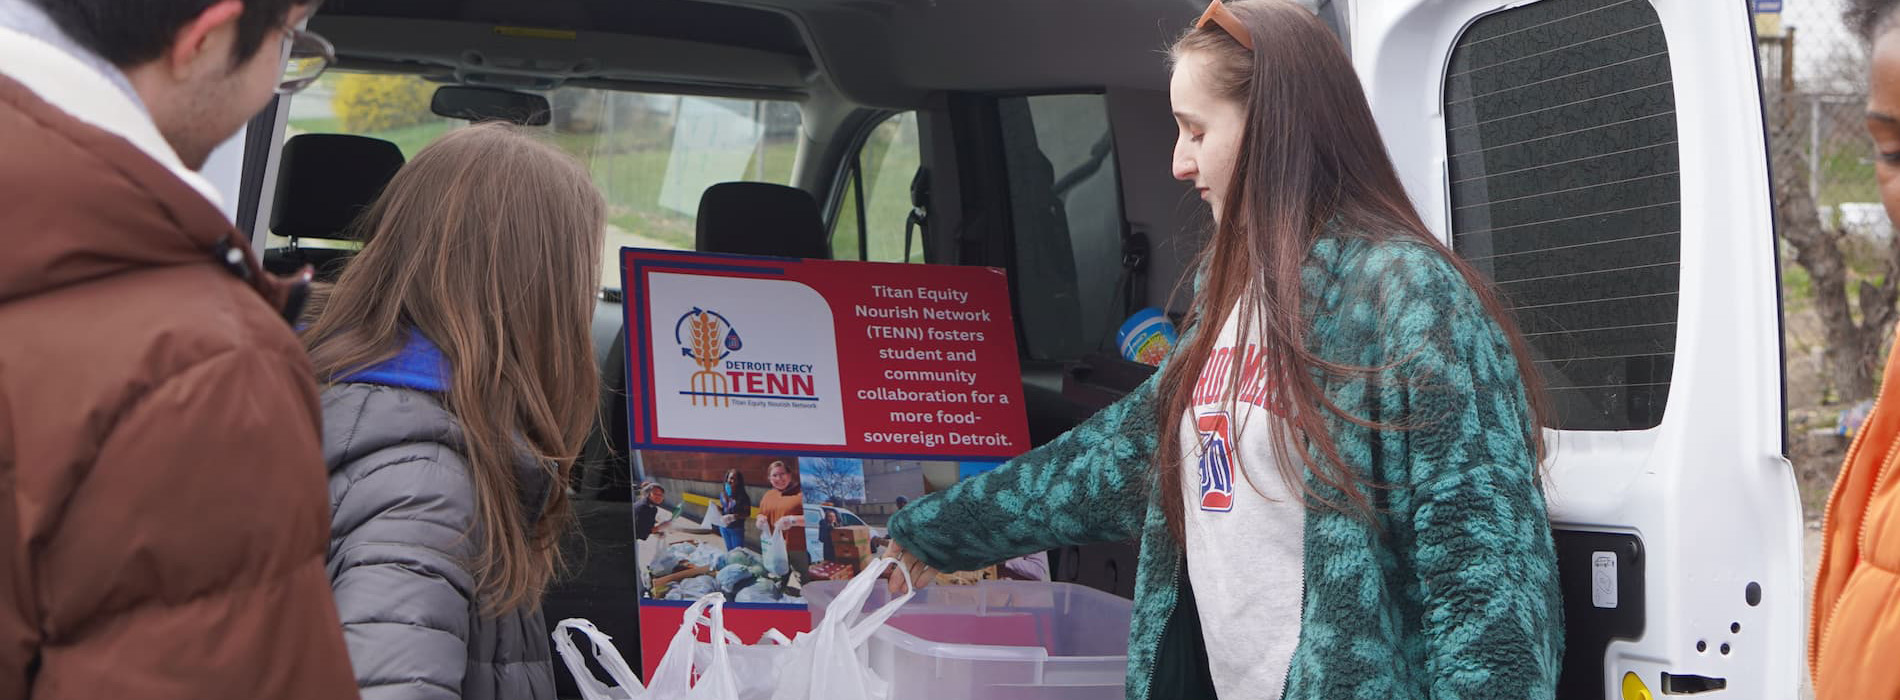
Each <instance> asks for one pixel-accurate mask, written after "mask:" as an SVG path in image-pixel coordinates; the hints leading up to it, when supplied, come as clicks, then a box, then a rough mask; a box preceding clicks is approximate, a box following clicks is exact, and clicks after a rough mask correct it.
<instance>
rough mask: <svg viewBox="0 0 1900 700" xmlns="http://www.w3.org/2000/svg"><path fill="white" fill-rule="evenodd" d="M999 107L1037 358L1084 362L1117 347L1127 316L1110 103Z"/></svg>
mask: <svg viewBox="0 0 1900 700" xmlns="http://www.w3.org/2000/svg"><path fill="white" fill-rule="evenodd" d="M998 108H999V111H1000V113H1001V117H1002V122H1003V130H1002V133H1003V148H1004V155H1005V163H1006V165H1007V167H1008V168H1009V192H1010V209H1011V212H1010V216H1011V220H1012V222H1013V224H1014V229H1015V232H1016V251H1015V252H1016V274H1015V281H1016V286H1017V289H1018V291H1019V292H1020V293H1019V294H1018V298H1019V299H1021V309H1020V314H1021V316H1022V328H1023V334H1024V336H1025V338H1026V341H1027V346H1028V349H1029V356H1030V357H1031V358H1032V359H1037V360H1059V361H1066V360H1075V359H1079V358H1081V357H1082V356H1084V355H1087V354H1089V353H1090V352H1093V351H1095V350H1096V349H1098V348H1102V347H1106V346H1108V345H1110V344H1112V343H1113V342H1114V338H1113V337H1112V336H1113V334H1114V332H1115V329H1116V328H1118V327H1120V325H1121V322H1122V319H1123V317H1124V316H1126V315H1127V304H1126V300H1125V298H1124V296H1123V294H1122V289H1121V287H1122V281H1123V277H1122V274H1123V273H1122V265H1121V258H1122V202H1121V179H1120V175H1119V171H1118V170H1117V166H1116V162H1115V143H1114V139H1113V135H1112V134H1111V133H1110V131H1109V125H1108V105H1107V103H1106V101H1105V100H1104V98H1103V97H1102V96H1101V95H1035V96H1029V97H1011V98H1005V99H1003V100H1002V101H1001V102H1000V103H999V105H998Z"/></svg>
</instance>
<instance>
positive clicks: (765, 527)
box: [752, 515, 772, 535]
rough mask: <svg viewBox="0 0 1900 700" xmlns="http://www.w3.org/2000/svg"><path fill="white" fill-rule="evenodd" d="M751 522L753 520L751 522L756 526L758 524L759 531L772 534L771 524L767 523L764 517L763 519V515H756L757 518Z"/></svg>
mask: <svg viewBox="0 0 1900 700" xmlns="http://www.w3.org/2000/svg"><path fill="white" fill-rule="evenodd" d="M752 522H753V524H756V525H758V526H759V532H762V533H765V534H767V535H770V534H772V526H771V523H769V522H768V521H766V519H765V516H763V515H761V516H759V517H757V518H755V519H754V520H753V521H752Z"/></svg>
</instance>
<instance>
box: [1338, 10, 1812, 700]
mask: <svg viewBox="0 0 1900 700" xmlns="http://www.w3.org/2000/svg"><path fill="white" fill-rule="evenodd" d="M1349 24H1350V26H1351V36H1352V42H1351V44H1352V52H1353V59H1354V62H1355V64H1356V65H1357V67H1358V69H1359V71H1360V75H1361V77H1362V79H1363V80H1364V81H1365V84H1366V86H1367V91H1368V95H1369V97H1370V98H1371V101H1372V105H1373V109H1374V111H1375V113H1376V114H1377V117H1378V119H1379V123H1380V126H1381V129H1382V130H1383V131H1384V133H1385V137H1386V143H1387V146H1388V147H1389V148H1390V149H1391V150H1392V155H1393V158H1394V160H1395V161H1396V163H1397V164H1398V168H1399V171H1400V175H1401V177H1402V178H1403V179H1404V180H1405V184H1406V187H1407V188H1408V189H1409V191H1410V193H1411V195H1412V197H1413V199H1414V201H1415V202H1416V203H1417V205H1418V206H1419V209H1420V211H1421V213H1422V214H1423V215H1424V217H1425V219H1426V222H1427V223H1428V224H1429V225H1431V226H1432V228H1433V230H1434V231H1436V232H1437V233H1438V234H1439V235H1440V236H1443V237H1445V238H1446V240H1448V241H1450V242H1451V243H1452V245H1453V247H1454V248H1455V249H1456V250H1457V252H1458V253H1459V254H1460V255H1461V256H1463V257H1465V258H1466V259H1468V260H1470V261H1472V262H1473V263H1475V264H1476V265H1478V266H1479V268H1480V269H1481V270H1483V271H1484V272H1485V273H1486V274H1487V275H1488V276H1490V278H1491V279H1492V280H1493V281H1494V282H1495V283H1496V284H1497V285H1498V287H1499V289H1500V290H1501V291H1502V292H1503V293H1504V294H1505V295H1506V297H1508V299H1509V300H1510V301H1511V303H1512V304H1513V305H1514V306H1515V307H1516V309H1517V313H1518V318H1519V321H1520V323H1521V324H1522V326H1523V328H1524V331H1525V334H1526V335H1527V336H1528V339H1529V341H1530V343H1531V345H1532V346H1533V349H1534V352H1535V354H1536V356H1537V360H1538V363H1539V368H1540V369H1541V370H1542V374H1543V376H1544V377H1545V379H1546V381H1547V382H1548V385H1549V386H1548V395H1549V397H1550V400H1551V404H1552V406H1553V408H1554V411H1553V413H1554V419H1553V420H1554V423H1555V424H1554V425H1553V426H1551V427H1552V431H1551V433H1550V435H1551V436H1552V437H1553V440H1552V441H1551V445H1552V451H1551V458H1550V460H1549V461H1548V463H1547V468H1548V470H1549V472H1548V473H1549V479H1548V481H1547V492H1548V493H1549V494H1550V497H1551V515H1552V518H1553V520H1554V521H1555V522H1556V525H1557V527H1558V528H1559V530H1558V535H1557V549H1558V555H1559V557H1560V558H1561V562H1560V567H1561V569H1562V577H1563V586H1564V609H1565V615H1566V630H1567V633H1566V637H1567V645H1566V646H1567V649H1568V650H1567V654H1566V657H1565V659H1564V673H1563V681H1562V688H1561V691H1560V694H1559V697H1563V698H1592V699H1596V698H1635V697H1649V696H1650V695H1651V694H1653V695H1657V696H1660V695H1663V694H1703V693H1707V694H1708V696H1709V697H1729V696H1736V697H1751V698H1792V697H1795V695H1796V692H1797V689H1798V687H1799V685H1800V679H1801V677H1802V674H1803V672H1804V671H1803V665H1802V658H1803V656H1802V649H1803V636H1804V634H1805V627H1804V624H1803V611H1804V609H1805V604H1804V603H1805V601H1806V593H1805V590H1804V586H1803V581H1802V567H1801V561H1802V559H1801V555H1800V551H1801V517H1800V515H1801V514H1800V502H1799V500H1798V498H1797V492H1796V487H1795V481H1794V476H1793V473H1792V470H1791V469H1790V467H1789V465H1788V463H1787V461H1786V459H1785V458H1784V457H1783V456H1782V453H1783V450H1782V443H1783V417H1782V414H1783V408H1782V399H1781V391H1782V385H1781V332H1780V321H1779V303H1778V294H1777V274H1776V256H1775V253H1776V248H1775V235H1774V228H1773V216H1772V211H1771V199H1770V192H1769V177H1768V151H1767V146H1766V143H1765V135H1764V132H1763V128H1762V107H1761V97H1760V94H1761V93H1760V90H1759V87H1758V85H1759V83H1758V80H1757V75H1756V70H1755V49H1754V43H1753V33H1752V19H1751V16H1750V14H1749V9H1748V4H1747V3H1745V2H1742V0H1724V1H1716V0H1540V1H1536V2H1524V1H1522V0H1515V1H1507V0H1380V1H1379V2H1357V3H1354V5H1353V6H1352V8H1351V12H1350V19H1349ZM1499 680H1500V682H1508V679H1499ZM1639 691H1640V692H1639Z"/></svg>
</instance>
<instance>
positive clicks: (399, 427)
mask: <svg viewBox="0 0 1900 700" xmlns="http://www.w3.org/2000/svg"><path fill="white" fill-rule="evenodd" d="M603 217H604V205H603V203H602V200H601V196H600V193H599V192H598V191H597V190H596V189H595V188H594V185H593V183H592V181H591V180H590V179H589V178H588V176H587V173H586V172H585V171H584V170H582V168H581V167H580V165H579V164H578V163H577V162H575V161H574V159H573V158H571V157H569V156H567V155H566V154H564V153H562V152H561V151H559V150H558V149H556V148H554V147H553V146H550V145H548V144H545V143H542V142H540V141H537V140H535V139H534V138H531V137H529V136H527V135H525V134H522V133H520V132H517V131H516V130H514V129H513V128H510V127H507V126H503V125H499V124H485V125H478V126H472V127H468V128H464V129H460V130H457V131H454V132H450V133H449V134H447V135H445V136H443V137H442V138H441V139H439V140H437V141H436V142H435V143H433V144H431V145H430V146H429V147H427V148H424V149H423V150H422V151H421V152H420V153H418V154H417V155H416V158H415V160H413V161H411V162H410V163H409V164H408V165H406V166H404V167H403V168H402V170H401V171H400V172H398V173H397V175H396V177H395V179H394V180H392V181H391V182H390V183H389V186H388V188H387V189H386V190H384V192H383V194H382V196H381V197H380V198H379V199H378V200H377V201H376V204H375V205H374V206H372V207H371V208H370V209H369V210H368V211H367V212H366V213H365V214H364V216H363V218H362V220H361V221H360V222H359V228H360V231H362V233H363V234H364V236H365V238H366V239H367V242H366V244H365V246H364V248H363V250H362V252H361V253H360V254H358V255H357V256H356V257H355V258H353V259H352V260H351V261H350V263H349V266H348V268H347V269H346V270H345V271H344V272H343V275H342V277H341V278H340V279H338V280H337V283H336V285H335V287H334V288H331V289H328V290H325V291H323V292H322V293H321V294H320V295H319V296H318V298H316V299H313V302H315V303H314V304H313V307H312V310H311V312H310V318H311V319H312V320H311V321H310V323H309V325H308V327H306V328H305V329H304V330H303V339H304V344H305V346H306V347H307V348H308V349H309V351H310V357H311V361H312V364H313V365H314V366H315V368H316V371H317V374H318V378H319V379H320V380H322V381H324V382H327V387H326V388H325V390H324V392H323V422H324V440H323V450H324V458H325V460H326V461H327V462H328V464H329V468H330V500H331V503H332V504H333V506H332V521H331V539H330V552H329V570H330V582H331V586H332V588H333V590H334V592H335V594H336V600H337V608H338V610H339V611H340V612H341V614H342V618H343V625H344V628H345V637H346V638H347V639H348V641H349V647H350V658H351V661H352V662H353V663H354V665H355V667H356V677H357V683H358V685H359V686H361V688H362V689H363V691H364V693H365V695H373V696H374V697H379V698H509V699H511V700H512V699H515V698H525V699H530V700H539V699H543V698H545V699H548V700H552V698H553V697H554V670H553V664H552V654H551V652H550V650H549V641H548V632H547V626H546V625H545V624H544V622H543V619H542V615H541V611H540V599H541V595H542V592H543V591H544V590H545V589H546V587H547V583H548V580H549V579H550V578H551V577H552V576H554V574H555V572H556V570H557V569H558V568H559V567H560V550H559V548H558V547H557V542H558V539H559V537H560V535H561V533H562V532H563V529H564V528H565V527H566V526H567V525H568V523H569V521H570V519H571V514H570V512H569V505H568V500H567V490H566V489H565V488H564V487H563V485H564V484H566V483H567V480H568V479H567V477H568V473H569V470H570V468H571V467H572V465H573V462H574V458H575V455H576V454H578V453H579V451H580V447H581V442H582V440H583V438H584V437H585V435H586V431H587V429H588V426H589V424H590V420H589V419H590V418H591V412H592V411H593V407H594V405H595V403H596V401H597V400H598V396H599V387H598V378H597V374H596V373H597V370H596V369H595V366H594V362H593V351H592V346H591V343H590V340H589V330H588V329H589V323H590V320H591V318H592V314H593V302H594V297H595V295H596V294H597V293H598V289H597V285H598V276H599V274H600V272H599V270H600V254H601V253H600V250H601V245H602V236H603V235H604V230H605V229H604V224H603Z"/></svg>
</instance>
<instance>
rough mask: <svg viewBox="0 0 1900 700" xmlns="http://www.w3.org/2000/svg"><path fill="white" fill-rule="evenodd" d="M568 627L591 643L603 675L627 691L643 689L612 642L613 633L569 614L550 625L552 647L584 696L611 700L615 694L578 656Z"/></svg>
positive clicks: (578, 652)
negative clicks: (608, 633)
mask: <svg viewBox="0 0 1900 700" xmlns="http://www.w3.org/2000/svg"><path fill="white" fill-rule="evenodd" d="M571 631H578V632H580V633H581V634H583V635H586V636H587V641H588V642H589V645H590V646H592V647H593V651H594V660H595V661H598V662H600V666H601V668H603V669H606V671H607V676H608V677H609V678H612V679H613V681H614V684H615V685H616V686H618V687H619V688H620V689H621V690H623V691H628V695H631V693H632V692H635V691H639V692H644V691H645V690H646V688H645V687H643V686H641V685H640V679H639V678H638V677H636V676H635V675H634V673H633V669H632V668H630V667H628V666H627V660H626V659H625V658H623V657H621V656H620V649H619V648H617V647H615V646H614V643H613V637H609V636H607V633H605V632H602V631H600V630H599V629H598V628H596V627H594V623H592V622H588V621H587V620H583V619H580V618H570V619H566V620H562V621H561V622H560V624H558V625H555V626H554V633H553V635H552V636H553V637H554V648H555V649H556V650H557V651H559V652H560V654H561V661H562V662H563V663H565V664H567V670H568V672H569V673H572V674H573V675H574V685H575V687H577V688H579V689H580V691H581V696H582V697H583V698H584V699H585V700H612V699H613V698H615V697H616V696H615V695H614V693H613V688H609V687H608V686H607V685H606V684H603V683H601V682H600V679H599V678H596V677H594V673H593V672H592V671H590V670H588V669H587V662H585V661H582V660H581V651H580V648H579V647H576V646H575V645H574V638H573V636H572V635H571V634H569V632H571Z"/></svg>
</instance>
